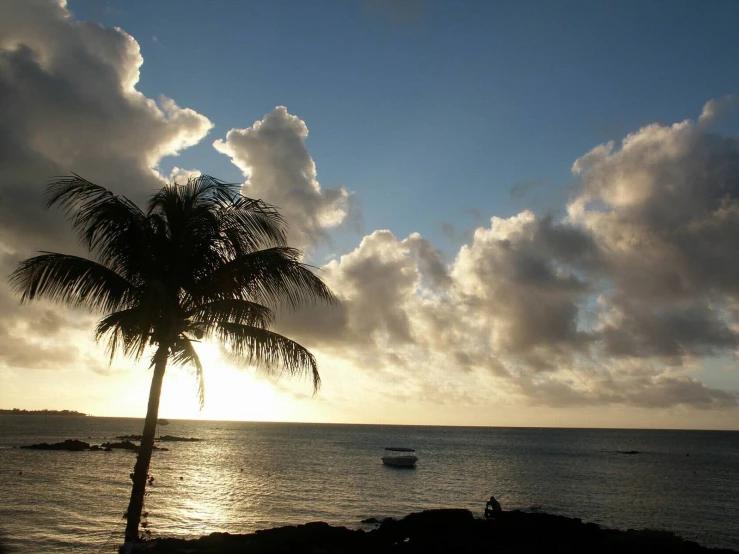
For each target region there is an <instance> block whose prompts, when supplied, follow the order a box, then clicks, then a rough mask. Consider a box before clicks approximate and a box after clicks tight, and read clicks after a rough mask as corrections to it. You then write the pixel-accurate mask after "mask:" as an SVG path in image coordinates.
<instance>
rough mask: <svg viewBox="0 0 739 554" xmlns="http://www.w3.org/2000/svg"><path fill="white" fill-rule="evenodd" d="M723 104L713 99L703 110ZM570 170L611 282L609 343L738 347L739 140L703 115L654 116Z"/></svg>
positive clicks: (621, 351)
mask: <svg viewBox="0 0 739 554" xmlns="http://www.w3.org/2000/svg"><path fill="white" fill-rule="evenodd" d="M716 109H717V108H716V106H715V104H714V103H713V102H709V103H708V104H706V107H705V108H704V110H703V116H701V117H702V118H704V116H706V114H707V113H709V114H713V113H715V111H716ZM706 117H707V116H706ZM704 119H705V118H704ZM573 171H574V172H575V173H576V174H577V175H578V176H579V177H580V184H581V189H580V191H579V193H578V194H577V196H576V197H575V198H573V200H572V201H571V202H570V204H569V206H568V215H569V220H570V221H571V222H573V223H575V224H577V225H579V226H581V227H582V228H584V229H586V230H587V231H588V232H589V233H590V234H591V236H592V237H593V240H594V241H595V243H596V244H597V245H598V250H599V252H600V255H601V258H602V276H603V277H604V278H605V279H607V282H608V287H607V288H606V289H605V291H604V296H603V298H602V300H601V303H600V304H601V316H600V320H601V323H600V332H601V333H602V335H603V338H604V341H605V347H606V351H607V352H609V353H611V354H614V355H629V356H670V357H678V358H679V357H681V356H684V355H698V356H701V355H706V354H715V353H719V352H721V351H726V350H729V349H731V348H734V347H736V345H737V338H738V337H737V334H736V330H735V328H734V327H733V325H734V324H735V323H736V319H735V316H733V315H732V314H730V313H727V311H726V306H727V305H729V304H730V303H731V302H736V300H737V298H738V296H739V279H738V277H739V258H738V257H737V256H736V252H739V141H738V140H737V139H735V138H733V137H724V136H721V135H717V134H713V133H710V132H709V131H708V130H707V129H706V128H705V126H704V125H702V124H701V122H692V121H683V122H680V123H676V124H674V125H671V126H665V125H659V124H652V125H648V126H646V127H644V128H642V129H640V130H639V131H637V132H635V133H632V134H631V135H629V136H628V137H626V138H625V139H624V140H623V141H622V143H621V145H620V148H616V147H615V145H614V144H613V143H609V144H606V145H601V146H598V147H596V148H594V149H593V150H591V151H590V152H589V153H587V154H586V155H584V156H583V157H581V158H579V159H578V160H577V161H576V162H575V164H574V166H573Z"/></svg>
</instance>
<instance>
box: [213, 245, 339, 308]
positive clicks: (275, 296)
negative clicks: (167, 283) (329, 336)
mask: <svg viewBox="0 0 739 554" xmlns="http://www.w3.org/2000/svg"><path fill="white" fill-rule="evenodd" d="M300 257H301V253H300V251H299V250H296V249H294V248H288V247H284V246H283V247H274V248H267V249H265V250H258V251H256V252H251V253H249V254H245V255H243V256H240V257H238V258H236V259H234V260H231V261H230V262H228V263H226V264H224V265H223V266H222V267H220V268H218V269H217V270H215V271H214V272H213V273H212V274H211V275H209V276H208V277H206V278H205V279H204V280H203V282H202V283H198V286H199V288H200V289H201V293H202V295H203V297H205V298H243V299H246V300H250V301H253V302H258V303H260V304H264V305H267V306H287V307H289V308H291V309H296V308H298V307H300V306H302V305H305V304H309V303H314V302H317V301H322V302H325V303H327V304H337V303H338V300H337V298H336V297H335V296H334V294H333V293H332V292H331V290H330V289H329V288H328V287H327V286H326V284H325V283H324V282H323V281H322V280H321V278H320V277H318V276H317V275H316V274H315V273H313V271H312V269H313V268H311V266H308V265H306V264H303V263H301V262H300V261H299V260H300Z"/></svg>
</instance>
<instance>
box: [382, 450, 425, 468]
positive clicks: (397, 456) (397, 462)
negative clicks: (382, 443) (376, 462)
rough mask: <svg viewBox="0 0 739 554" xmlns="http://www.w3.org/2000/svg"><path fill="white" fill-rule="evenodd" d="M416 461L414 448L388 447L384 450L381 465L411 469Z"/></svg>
mask: <svg viewBox="0 0 739 554" xmlns="http://www.w3.org/2000/svg"><path fill="white" fill-rule="evenodd" d="M417 461H418V456H416V450H415V449H414V448H402V447H399V446H389V447H387V448H386V449H385V455H384V456H383V457H382V463H383V464H385V465H388V466H393V467H413V466H415V465H416V462H417Z"/></svg>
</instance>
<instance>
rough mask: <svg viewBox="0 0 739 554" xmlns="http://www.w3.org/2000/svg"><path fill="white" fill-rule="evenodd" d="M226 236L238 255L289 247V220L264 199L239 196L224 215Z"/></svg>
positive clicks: (228, 206)
mask: <svg viewBox="0 0 739 554" xmlns="http://www.w3.org/2000/svg"><path fill="white" fill-rule="evenodd" d="M222 220H223V233H224V236H225V238H226V239H227V240H228V242H229V243H230V246H232V247H233V249H234V252H235V255H236V256H241V255H242V254H246V253H248V252H252V251H254V250H258V249H260V248H266V247H271V246H285V245H286V244H287V228H286V225H285V220H284V219H283V218H282V216H281V215H280V214H279V212H278V211H277V210H276V209H275V208H274V206H271V205H269V204H267V203H265V202H263V201H261V200H254V199H252V198H247V197H245V196H240V195H239V196H238V197H237V198H236V199H235V200H234V201H233V202H232V203H230V204H228V205H226V206H225V207H224V209H223V212H222Z"/></svg>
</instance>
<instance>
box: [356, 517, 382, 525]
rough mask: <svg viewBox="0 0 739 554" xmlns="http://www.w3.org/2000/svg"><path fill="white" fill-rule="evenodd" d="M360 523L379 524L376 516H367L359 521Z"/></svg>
mask: <svg viewBox="0 0 739 554" xmlns="http://www.w3.org/2000/svg"><path fill="white" fill-rule="evenodd" d="M360 523H378V524H379V523H380V520H379V519H377V518H376V517H368V518H367V519H363V520H362V521H360Z"/></svg>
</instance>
